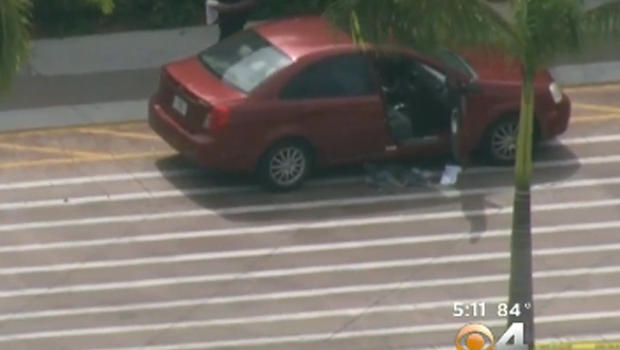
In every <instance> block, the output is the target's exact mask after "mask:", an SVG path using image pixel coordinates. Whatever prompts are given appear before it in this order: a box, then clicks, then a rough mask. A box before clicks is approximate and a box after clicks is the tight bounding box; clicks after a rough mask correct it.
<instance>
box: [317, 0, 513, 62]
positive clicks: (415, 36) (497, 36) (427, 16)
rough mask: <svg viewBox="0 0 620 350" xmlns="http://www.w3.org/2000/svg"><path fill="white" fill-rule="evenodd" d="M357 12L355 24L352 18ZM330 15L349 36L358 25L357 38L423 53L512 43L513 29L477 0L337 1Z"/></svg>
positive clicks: (328, 12)
mask: <svg viewBox="0 0 620 350" xmlns="http://www.w3.org/2000/svg"><path fill="white" fill-rule="evenodd" d="M353 14H355V17H356V18H357V22H352V21H351V20H350V19H351V17H352V16H353ZM327 16H328V17H329V18H330V19H331V20H332V21H333V22H334V23H336V24H337V25H339V26H341V27H342V28H344V29H347V30H349V31H351V32H355V31H354V30H353V29H354V28H352V23H359V33H357V34H359V37H362V38H364V40H365V41H368V42H373V43H385V42H394V41H395V42H399V43H400V44H404V45H408V46H412V47H415V48H416V49H418V50H420V51H433V50H434V49H436V48H439V47H462V46H472V45H475V46H485V47H492V46H504V45H505V44H506V43H509V42H512V40H508V39H507V37H509V36H510V35H512V32H511V26H510V25H509V24H508V23H507V22H506V21H505V20H504V19H503V18H502V17H501V16H499V15H498V14H497V13H496V12H495V11H494V10H493V9H492V8H491V7H490V6H489V5H487V4H486V3H484V2H482V1H479V0H450V1H446V0H381V1H374V0H339V1H334V2H333V3H332V4H331V5H330V6H329V7H328V9H327ZM354 36H356V35H354Z"/></svg>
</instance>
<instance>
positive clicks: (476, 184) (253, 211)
mask: <svg viewBox="0 0 620 350" xmlns="http://www.w3.org/2000/svg"><path fill="white" fill-rule="evenodd" d="M534 160H535V162H537V163H539V164H538V165H537V168H536V169H535V171H534V183H550V182H561V181H563V180H566V179H567V178H569V177H571V176H572V175H574V174H575V172H576V171H577V170H578V169H579V168H580V165H579V163H578V161H577V157H576V155H575V154H574V153H573V152H572V151H571V149H569V148H567V147H565V146H554V147H553V148H551V149H550V148H545V149H543V150H540V151H539V152H538V153H537V154H536V156H535V157H534ZM558 161H561V162H562V163H563V164H562V165H552V163H551V162H554V163H557V162H558ZM447 162H448V159H445V158H433V159H422V160H418V161H415V162H399V163H381V164H376V165H375V168H374V169H379V171H385V170H387V171H388V172H391V173H392V174H393V175H395V176H394V177H395V178H398V174H400V173H402V172H405V173H409V174H412V173H415V174H414V176H413V177H411V176H410V175H409V180H411V179H413V183H410V184H408V185H403V183H400V185H399V184H395V183H390V182H389V181H388V182H387V183H385V184H380V185H379V186H377V185H376V184H373V183H369V181H368V180H369V178H371V177H372V175H373V174H371V173H369V170H368V166H362V165H360V166H344V167H337V168H332V169H325V170H321V171H318V172H317V173H316V174H315V175H314V176H313V178H312V179H311V181H310V182H309V183H308V184H306V185H305V186H304V187H302V188H300V189H299V190H297V191H294V192H289V193H272V192H268V191H266V190H263V189H261V188H260V187H258V186H257V184H256V181H255V179H254V178H253V177H252V176H249V175H242V174H229V173H220V172H217V171H210V170H204V171H201V170H199V169H198V168H196V167H194V166H193V165H191V164H190V163H189V162H187V161H185V160H183V159H182V158H180V157H178V156H176V157H170V158H164V159H160V160H158V161H157V167H158V168H159V169H161V170H162V171H170V170H172V169H178V168H179V167H181V168H190V169H192V168H193V169H196V170H199V172H198V173H197V174H196V176H189V177H185V176H184V177H178V176H173V177H167V180H168V181H170V183H171V184H173V186H174V187H176V188H177V189H179V190H187V189H196V188H213V189H216V192H212V193H206V194H205V193H203V194H198V195H194V194H191V193H188V194H187V195H186V196H187V198H189V199H191V200H192V201H194V202H195V203H196V204H198V205H199V206H200V207H202V208H205V209H210V210H215V211H219V213H218V215H219V216H221V217H225V218H226V219H227V220H230V221H234V222H244V223H247V224H257V223H269V224H276V223H291V222H310V221H316V220H317V219H318V218H320V219H322V220H328V219H334V220H335V219H345V218H360V217H377V216H389V215H411V214H417V213H434V212H436V210H435V211H433V210H432V209H436V208H443V209H440V210H442V211H443V210H450V211H454V209H455V208H453V204H452V203H457V202H458V203H460V206H459V207H460V208H459V209H460V210H461V211H462V213H463V215H464V218H465V219H466V220H467V221H468V222H469V228H468V230H469V232H470V233H471V235H472V236H471V242H472V243H475V242H477V240H478V239H480V237H481V235H482V234H483V233H484V232H486V231H487V229H488V222H487V216H486V215H484V212H483V211H484V210H488V209H497V208H498V207H502V205H499V204H497V203H493V202H492V201H490V200H488V198H487V197H488V196H487V194H480V193H476V192H475V191H474V192H473V193H472V190H475V189H479V188H486V187H506V188H507V191H508V190H509V189H510V187H511V186H512V185H513V179H514V175H513V173H512V170H511V168H510V167H503V168H502V167H488V166H486V165H485V164H484V161H483V160H482V159H480V157H479V156H475V157H474V158H473V159H472V161H471V163H470V164H471V165H469V166H467V167H465V170H464V171H465V172H464V174H463V175H461V179H462V181H461V179H459V182H457V183H456V184H455V185H451V186H439V185H438V182H439V178H440V176H441V173H442V170H443V168H444V166H445V164H446V163H447ZM412 169H416V170H414V171H413V172H412ZM420 172H429V173H433V174H434V175H433V176H428V177H426V178H424V179H423V178H422V177H421V176H420ZM469 172H473V173H469ZM424 180H427V181H429V182H430V185H429V184H425V183H423V181H424ZM370 182H371V181H370ZM450 191H452V192H454V191H466V192H465V193H461V194H459V193H456V194H455V193H453V194H452V195H450V196H447V197H446V196H445V193H446V192H450ZM440 192H441V193H440ZM418 193H419V194H421V195H424V196H425V197H424V200H394V201H392V200H389V198H388V197H390V196H395V197H396V196H399V195H409V194H411V195H412V196H415V194H418ZM375 197H382V198H384V199H385V200H382V201H376V202H373V201H372V198H375ZM355 199H368V200H369V201H368V204H367V205H366V204H364V205H347V203H342V205H339V204H340V201H343V202H344V201H350V200H355ZM330 200H333V202H331V203H329V204H325V205H322V204H317V205H316V206H313V207H308V208H305V209H304V208H302V209H296V208H294V207H289V206H290V205H292V204H299V203H310V202H321V201H330ZM510 204H511V203H510ZM450 205H452V207H450ZM505 205H506V204H505V203H504V206H505ZM446 206H447V207H446ZM274 207H275V208H276V209H274ZM231 208H236V209H235V210H229V209H231ZM445 208H451V209H445ZM222 209H223V211H222ZM263 209H264V210H263ZM457 210H458V209H457Z"/></svg>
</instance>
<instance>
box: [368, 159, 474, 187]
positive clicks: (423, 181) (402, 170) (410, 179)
mask: <svg viewBox="0 0 620 350" xmlns="http://www.w3.org/2000/svg"><path fill="white" fill-rule="evenodd" d="M364 169H365V170H366V173H367V174H368V175H367V177H366V183H367V184H368V185H370V186H372V187H377V188H385V187H401V188H402V187H431V186H435V185H438V184H440V185H442V186H452V185H455V184H456V183H457V182H458V176H459V174H460V173H461V171H462V168H461V167H459V166H456V165H446V167H445V169H444V170H443V172H438V171H433V170H428V169H422V168H417V167H406V166H398V165H385V164H382V165H378V164H365V165H364Z"/></svg>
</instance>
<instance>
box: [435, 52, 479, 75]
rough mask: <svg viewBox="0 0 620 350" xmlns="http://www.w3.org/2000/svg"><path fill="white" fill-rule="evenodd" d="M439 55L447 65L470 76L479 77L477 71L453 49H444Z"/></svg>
mask: <svg viewBox="0 0 620 350" xmlns="http://www.w3.org/2000/svg"><path fill="white" fill-rule="evenodd" d="M438 57H439V59H440V60H441V61H442V62H443V63H444V64H445V65H447V66H448V67H450V68H452V69H455V70H457V71H459V72H461V73H463V74H465V75H466V76H468V77H469V78H472V79H476V78H477V77H478V74H477V73H476V71H475V70H474V69H473V68H472V67H471V66H470V65H469V64H468V63H467V61H466V60H465V59H464V58H463V57H461V56H460V55H457V54H455V53H454V52H451V51H447V50H442V51H441V52H439V55H438Z"/></svg>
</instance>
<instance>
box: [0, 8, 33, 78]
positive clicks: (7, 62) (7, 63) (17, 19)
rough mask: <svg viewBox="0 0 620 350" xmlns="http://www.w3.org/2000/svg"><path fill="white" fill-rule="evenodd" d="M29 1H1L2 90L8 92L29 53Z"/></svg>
mask: <svg viewBox="0 0 620 350" xmlns="http://www.w3.org/2000/svg"><path fill="white" fill-rule="evenodd" d="M29 10H30V2H29V1H27V0H2V1H0V90H6V88H7V87H8V86H9V84H10V82H11V81H12V79H13V77H14V76H15V73H16V71H17V69H18V67H19V64H20V63H21V62H22V61H23V60H24V57H25V56H26V54H27V51H28V38H29V36H28V23H29V22H28V14H29Z"/></svg>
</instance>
